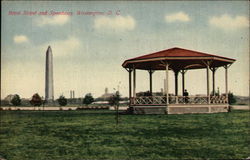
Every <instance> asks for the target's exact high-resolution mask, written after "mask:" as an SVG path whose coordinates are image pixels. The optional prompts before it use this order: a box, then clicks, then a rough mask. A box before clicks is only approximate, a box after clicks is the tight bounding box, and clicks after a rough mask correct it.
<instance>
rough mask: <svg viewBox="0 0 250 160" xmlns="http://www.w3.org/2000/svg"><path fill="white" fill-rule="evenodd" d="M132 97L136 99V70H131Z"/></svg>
mask: <svg viewBox="0 0 250 160" xmlns="http://www.w3.org/2000/svg"><path fill="white" fill-rule="evenodd" d="M133 97H134V98H135V97H136V69H135V67H134V68H133Z"/></svg>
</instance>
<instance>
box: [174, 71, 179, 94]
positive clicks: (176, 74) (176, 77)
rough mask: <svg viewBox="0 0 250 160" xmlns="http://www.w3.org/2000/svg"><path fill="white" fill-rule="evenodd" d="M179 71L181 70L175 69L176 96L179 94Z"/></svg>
mask: <svg viewBox="0 0 250 160" xmlns="http://www.w3.org/2000/svg"><path fill="white" fill-rule="evenodd" d="M178 73H179V71H174V77H175V96H178Z"/></svg>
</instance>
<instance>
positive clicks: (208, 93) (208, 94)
mask: <svg viewBox="0 0 250 160" xmlns="http://www.w3.org/2000/svg"><path fill="white" fill-rule="evenodd" d="M207 96H208V104H210V89H209V65H208V64H207Z"/></svg>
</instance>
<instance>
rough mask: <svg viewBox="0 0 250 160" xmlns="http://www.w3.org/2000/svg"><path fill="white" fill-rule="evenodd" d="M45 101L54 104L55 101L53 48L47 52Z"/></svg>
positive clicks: (49, 48)
mask: <svg viewBox="0 0 250 160" xmlns="http://www.w3.org/2000/svg"><path fill="white" fill-rule="evenodd" d="M45 100H47V102H52V101H53V100H54V85H53V55H52V50H51V47H50V46H49V47H48V49H47V51H46V66H45Z"/></svg>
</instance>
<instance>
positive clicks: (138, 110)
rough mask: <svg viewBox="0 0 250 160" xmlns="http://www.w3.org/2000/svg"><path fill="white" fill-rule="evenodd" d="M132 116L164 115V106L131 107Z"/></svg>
mask: <svg viewBox="0 0 250 160" xmlns="http://www.w3.org/2000/svg"><path fill="white" fill-rule="evenodd" d="M132 108H133V114H166V113H167V112H166V106H154V107H148V106H133V107H132Z"/></svg>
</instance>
